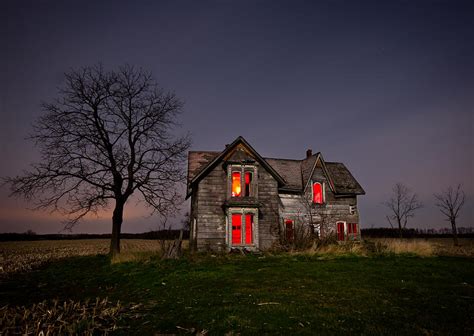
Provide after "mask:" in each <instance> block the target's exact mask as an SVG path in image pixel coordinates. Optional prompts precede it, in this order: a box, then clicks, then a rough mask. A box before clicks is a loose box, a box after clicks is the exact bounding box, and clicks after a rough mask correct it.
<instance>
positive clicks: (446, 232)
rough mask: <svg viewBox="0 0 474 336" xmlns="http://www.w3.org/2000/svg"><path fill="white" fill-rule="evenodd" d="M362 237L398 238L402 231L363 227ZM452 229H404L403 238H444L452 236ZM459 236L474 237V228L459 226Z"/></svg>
mask: <svg viewBox="0 0 474 336" xmlns="http://www.w3.org/2000/svg"><path fill="white" fill-rule="evenodd" d="M360 231H361V235H362V237H366V238H398V237H399V236H400V231H399V230H398V229H392V228H371V229H361V230H360ZM451 236H452V231H451V229H448V228H443V229H404V230H403V238H435V237H439V238H443V237H451ZM458 237H460V238H474V228H470V227H469V228H465V227H461V228H458Z"/></svg>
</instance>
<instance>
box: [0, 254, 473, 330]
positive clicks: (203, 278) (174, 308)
mask: <svg viewBox="0 0 474 336" xmlns="http://www.w3.org/2000/svg"><path fill="white" fill-rule="evenodd" d="M472 279H474V267H473V262H472V259H468V258H454V257H432V258H419V257H410V256H384V257H372V258H364V257H356V256H353V257H350V256H348V257H338V258H331V257H329V258H328V257H327V256H321V255H314V256H305V255H290V254H286V255H274V256H269V255H266V256H217V257H213V256H198V257H194V258H186V259H182V260H167V261H161V260H159V259H158V258H156V259H153V258H151V259H150V260H149V261H147V262H128V263H119V264H111V262H110V259H109V258H108V257H107V256H104V255H98V256H81V257H73V258H68V259H64V260H60V261H57V262H54V263H51V264H49V265H47V266H45V267H43V268H42V269H39V270H36V271H31V272H28V273H20V274H12V275H10V276H9V277H7V278H5V279H3V280H2V281H1V283H0V293H1V295H0V305H1V306H4V305H7V304H8V305H9V306H20V305H25V306H27V307H28V306H31V305H32V304H34V303H38V302H41V301H43V300H47V301H48V302H52V300H54V299H57V300H60V302H62V301H67V300H74V301H81V302H82V301H84V300H86V299H87V298H90V299H91V300H95V299H96V298H97V297H99V298H102V299H103V298H105V297H107V298H108V299H109V300H111V301H112V302H116V301H118V300H120V302H121V304H122V305H124V306H128V307H133V310H129V311H128V313H125V314H123V315H121V316H118V317H117V325H118V326H119V327H121V328H119V329H117V330H116V331H115V332H116V333H117V334H128V333H131V332H132V333H134V334H138V333H141V334H142V335H148V334H150V335H153V334H155V333H157V332H160V333H196V332H202V331H203V330H204V331H205V332H207V333H208V334H226V333H227V334H237V333H241V334H261V333H269V334H288V333H291V334H295V333H296V334H308V335H312V334H315V333H317V334H341V333H343V334H350V333H354V334H472V332H473V331H474V321H473V316H474V308H473V303H474V301H473V297H474V286H473V283H472Z"/></svg>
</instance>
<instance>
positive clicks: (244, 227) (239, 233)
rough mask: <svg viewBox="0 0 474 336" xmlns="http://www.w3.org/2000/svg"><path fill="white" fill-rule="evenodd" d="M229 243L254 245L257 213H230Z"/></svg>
mask: <svg viewBox="0 0 474 336" xmlns="http://www.w3.org/2000/svg"><path fill="white" fill-rule="evenodd" d="M229 217H230V221H231V223H230V228H231V230H230V231H231V232H230V241H231V243H232V245H254V244H255V239H256V238H255V237H256V234H255V233H256V218H257V212H256V210H253V209H250V210H249V209H233V210H231V211H230V216H229Z"/></svg>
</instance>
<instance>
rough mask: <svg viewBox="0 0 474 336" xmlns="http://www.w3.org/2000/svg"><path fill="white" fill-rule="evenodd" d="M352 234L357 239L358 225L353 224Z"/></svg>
mask: <svg viewBox="0 0 474 336" xmlns="http://www.w3.org/2000/svg"><path fill="white" fill-rule="evenodd" d="M351 225H352V234H353V235H354V237H357V223H352V224H351Z"/></svg>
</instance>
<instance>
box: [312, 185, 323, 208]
mask: <svg viewBox="0 0 474 336" xmlns="http://www.w3.org/2000/svg"><path fill="white" fill-rule="evenodd" d="M313 203H317V204H322V203H323V187H322V186H321V183H318V182H316V183H313Z"/></svg>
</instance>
